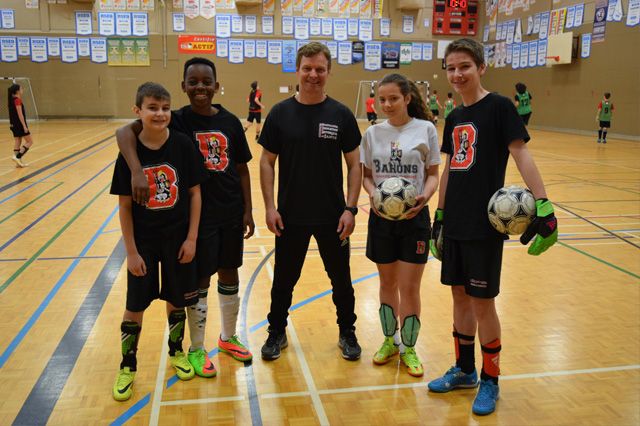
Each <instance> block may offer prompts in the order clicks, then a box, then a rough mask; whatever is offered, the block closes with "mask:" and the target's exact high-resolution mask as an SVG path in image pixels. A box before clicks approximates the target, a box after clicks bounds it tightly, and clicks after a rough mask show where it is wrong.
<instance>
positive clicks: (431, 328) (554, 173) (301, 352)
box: [0, 121, 640, 425]
mask: <svg viewBox="0 0 640 426" xmlns="http://www.w3.org/2000/svg"><path fill="white" fill-rule="evenodd" d="M119 125H121V123H114V122H105V121H78V122H62V121H61V122H57V121H48V122H40V123H34V124H33V125H32V127H31V128H32V131H33V134H34V139H35V145H34V147H33V149H32V150H31V151H30V152H29V153H28V155H27V156H26V157H25V161H26V162H28V163H29V167H27V168H24V169H17V168H15V167H14V164H13V162H12V161H11V160H10V155H11V149H12V145H13V140H12V139H11V138H10V137H9V136H10V133H9V132H8V130H5V131H3V132H2V136H1V137H0V142H2V147H3V148H2V149H3V151H2V155H1V156H0V306H1V308H0V312H1V313H2V318H4V320H3V321H2V322H1V323H0V337H1V342H2V343H1V347H0V351H2V354H1V356H0V389H3V392H4V394H3V397H2V398H0V424H10V423H15V424H44V423H47V422H48V423H49V424H54V425H62V424H64V425H68V424H136V425H137V424H153V425H155V424H190V425H193V424H203V425H204V424H220V425H223V424H224V425H232V424H238V425H247V424H254V425H260V424H265V425H280V424H292V425H315V424H331V425H370V424H371V425H394V424H403V425H413V424H434V425H437V424H449V425H463V424H500V425H526V424H536V425H551V424H553V425H556V424H564V425H575V424H581V425H584V424H594V425H595V424H599V425H610V424H616V425H624V424H628V425H635V424H638V423H639V422H640V257H639V253H640V252H639V251H638V248H639V247H640V238H639V237H640V144H639V143H634V142H629V141H621V140H616V139H610V140H609V143H608V144H607V145H601V144H596V141H595V138H596V136H595V132H594V135H593V136H591V137H584V136H577V135H568V134H560V133H552V132H543V131H532V136H533V139H532V141H531V143H530V144H529V146H530V149H531V151H532V152H533V154H534V157H535V159H536V162H537V164H538V166H539V168H540V169H541V171H542V174H543V176H544V179H545V182H546V185H547V190H548V193H549V196H550V199H551V200H552V201H553V202H554V203H555V206H556V211H557V216H558V218H559V227H560V228H559V229H560V240H559V242H558V244H557V245H556V246H554V247H553V248H552V249H550V250H549V252H548V253H545V254H544V255H542V256H540V257H532V256H528V255H527V254H526V250H525V248H524V247H523V246H521V245H520V244H519V243H518V242H516V241H509V242H507V243H506V246H505V256H504V263H503V264H504V267H503V280H502V293H501V295H500V297H499V298H498V299H497V300H498V302H497V303H498V309H499V312H500V315H501V319H502V327H503V337H502V341H503V348H504V349H503V352H502V357H501V358H502V373H503V375H502V377H501V379H500V383H501V399H500V401H499V403H498V409H497V411H496V412H495V413H494V414H493V415H490V416H487V417H484V418H480V417H476V416H473V415H472V414H471V403H472V400H473V397H474V395H475V391H473V390H463V391H457V392H453V393H449V394H444V395H436V394H431V393H428V392H427V390H426V383H427V381H428V380H430V379H433V378H435V377H437V376H439V375H440V374H442V373H443V372H444V371H445V370H446V369H447V368H448V367H449V366H450V365H451V364H452V362H453V358H454V354H453V345H452V341H451V322H452V320H451V296H450V293H449V291H448V289H447V288H445V287H444V286H442V285H440V284H439V270H440V264H439V262H438V261H435V260H430V261H429V263H428V265H427V268H426V270H425V274H424V278H423V282H422V296H421V297H422V318H421V320H422V331H421V334H420V338H419V340H418V345H417V352H418V354H419V355H420V357H421V359H422V361H423V363H424V366H425V375H424V378H412V377H411V376H409V375H408V374H407V373H406V372H405V370H404V369H403V368H402V367H400V366H399V365H398V364H397V362H391V363H389V364H387V365H385V366H374V365H372V363H371V357H372V355H373V353H374V351H375V350H376V349H377V347H378V345H379V344H380V343H381V342H382V336H381V331H380V326H379V320H378V313H377V310H378V279H377V274H376V268H375V265H374V264H373V263H371V262H370V261H369V260H368V259H366V257H365V255H364V248H365V242H366V222H367V221H366V218H367V210H368V207H367V197H366V195H364V192H363V195H361V197H360V206H361V214H360V215H358V216H357V228H356V232H355V234H354V235H353V237H352V260H351V268H352V277H353V282H354V287H355V292H356V310H357V314H358V322H357V335H358V338H359V340H360V343H361V345H362V348H363V356H362V359H361V360H360V361H357V362H348V361H345V360H343V359H342V358H341V356H340V353H339V350H338V348H337V346H336V342H337V337H338V330H337V327H336V325H335V310H334V307H333V304H332V303H331V298H330V297H329V289H330V286H329V283H328V280H327V278H326V275H325V273H324V268H323V266H322V263H321V261H320V258H319V256H318V253H317V250H316V249H315V246H314V245H313V243H312V248H311V250H310V251H309V254H308V259H307V261H306V264H305V267H304V270H303V274H302V278H301V280H300V282H299V284H298V286H297V288H296V292H295V294H294V306H293V307H292V309H291V316H290V325H289V328H288V336H289V342H290V345H289V347H288V348H287V349H285V350H284V351H283V354H282V357H281V358H280V359H279V360H277V361H274V362H264V361H262V360H261V359H260V356H259V354H260V347H261V345H262V343H263V341H264V339H265V338H266V327H265V325H266V322H265V318H266V314H267V311H268V308H269V290H270V285H271V276H272V263H273V256H272V254H273V247H274V239H273V236H272V235H271V234H270V233H269V232H268V231H267V229H266V228H265V226H264V209H263V203H262V197H261V194H260V187H259V181H258V158H259V156H260V147H259V146H258V145H257V144H255V143H253V142H252V143H251V149H252V152H253V155H254V160H253V161H252V162H251V163H250V170H251V173H252V189H253V204H254V218H255V221H256V223H257V230H256V235H255V236H254V237H253V238H251V239H250V240H248V241H247V243H246V246H245V255H244V265H243V267H242V269H241V271H240V273H241V289H240V292H241V296H242V307H241V311H240V316H239V320H238V330H239V332H240V334H242V335H243V336H245V337H246V338H247V339H248V342H249V344H250V346H251V349H252V351H253V353H254V354H255V355H257V356H256V359H255V360H254V361H253V364H251V365H250V366H244V365H243V364H241V363H238V362H236V361H234V360H232V359H231V358H230V357H228V356H226V355H224V354H223V355H218V354H217V351H214V353H215V356H214V358H213V359H214V362H215V364H216V366H217V368H218V370H219V374H218V377H216V378H214V379H202V378H195V379H194V380H191V381H189V382H177V381H176V378H175V377H174V376H173V372H172V370H171V368H170V367H169V366H168V363H167V354H166V343H165V342H166V338H167V330H166V321H165V313H164V307H163V304H162V303H160V302H156V303H154V304H153V305H152V307H151V308H150V309H149V311H148V312H147V314H146V315H145V322H144V327H143V330H144V332H143V334H142V337H141V340H140V345H139V352H138V374H137V376H136V381H135V392H134V395H133V397H132V398H131V400H130V401H128V402H125V403H118V402H115V401H113V399H112V398H111V387H112V383H113V379H114V377H115V373H116V371H117V369H118V364H119V362H120V349H119V344H120V332H119V324H120V320H121V316H122V311H123V306H124V301H125V293H126V292H125V288H126V287H125V286H126V275H125V267H126V266H125V263H124V261H125V253H124V250H123V245H122V242H121V240H120V231H119V223H118V218H117V199H116V197H114V196H111V195H109V194H108V192H109V185H110V181H111V174H112V169H113V163H114V160H115V158H116V154H117V147H116V144H115V141H114V138H113V133H114V130H115V129H116V128H117V127H118V126H119ZM441 129H442V124H440V130H441ZM249 133H250V134H249V137H250V139H251V140H253V133H252V130H251V131H250V132H249ZM506 181H507V183H513V184H517V183H521V179H520V176H519V174H518V173H517V171H516V169H515V167H514V166H513V164H511V163H510V165H509V169H508V172H507V179H506ZM310 196H312V194H311V191H310ZM434 201H435V200H433V201H432V203H431V205H432V208H433V203H434ZM214 288H215V287H214ZM211 293H212V294H211V295H210V296H209V305H210V306H211V309H210V314H209V322H208V326H207V345H208V349H209V350H213V349H214V344H215V341H216V338H217V333H218V331H219V315H218V310H217V300H216V299H217V297H216V295H215V291H212V292H211ZM188 341H189V339H188V337H186V338H185V343H186V344H188ZM476 352H477V355H476V358H477V363H478V364H479V360H480V359H481V357H480V355H479V349H478V345H476Z"/></svg>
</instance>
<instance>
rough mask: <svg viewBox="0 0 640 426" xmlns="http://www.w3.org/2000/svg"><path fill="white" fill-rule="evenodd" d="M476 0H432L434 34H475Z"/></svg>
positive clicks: (476, 21) (476, 24) (476, 18)
mask: <svg viewBox="0 0 640 426" xmlns="http://www.w3.org/2000/svg"><path fill="white" fill-rule="evenodd" d="M477 27H478V0H433V25H432V28H433V32H432V34H434V35H475V34H476V30H477Z"/></svg>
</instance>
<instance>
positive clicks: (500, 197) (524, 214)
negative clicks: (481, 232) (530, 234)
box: [487, 185, 536, 235]
mask: <svg viewBox="0 0 640 426" xmlns="http://www.w3.org/2000/svg"><path fill="white" fill-rule="evenodd" d="M487 212H488V213H489V222H491V225H493V227H494V228H495V229H496V231H498V232H500V233H501V234H509V235H520V234H522V233H523V232H524V231H525V230H526V229H527V226H529V224H530V223H531V221H533V219H534V218H535V215H536V201H535V199H534V198H533V194H532V193H531V191H529V190H528V189H526V188H521V187H519V186H515V185H512V186H507V187H504V188H500V189H498V190H497V191H496V192H495V194H493V197H491V199H490V200H489V205H488V206H487Z"/></svg>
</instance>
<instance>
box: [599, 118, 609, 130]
mask: <svg viewBox="0 0 640 426" xmlns="http://www.w3.org/2000/svg"><path fill="white" fill-rule="evenodd" d="M600 127H606V128H607V129H608V128H609V127H611V122H610V121H602V120H601V121H600Z"/></svg>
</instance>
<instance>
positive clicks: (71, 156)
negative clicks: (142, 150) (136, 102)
mask: <svg viewBox="0 0 640 426" xmlns="http://www.w3.org/2000/svg"><path fill="white" fill-rule="evenodd" d="M111 138H113V136H109V137H108V138H104V139H102V140H100V141H98V142H96V143H94V144H93V145H89V146H88V147H86V148H83V149H81V150H80V151H76V152H74V153H73V154H69V155H67V156H66V157H64V158H61V159H59V160H56V161H54V162H53V163H51V164H47V165H46V166H44V167H42V168H41V169H38V170H36V171H35V172H33V173H29V174H28V175H25V176H22V177H21V178H19V179H16V180H14V181H13V182H9V183H8V184H6V185H4V186H2V187H0V192H4V191H6V190H7V189H10V188H13V187H14V186H16V185H18V184H20V183H22V182H25V181H27V180H29V179H31V178H32V177H34V176H38V175H39V174H41V173H44V172H46V171H47V170H49V169H52V168H54V167H55V166H57V165H58V164H60V163H63V162H65V161H67V160H69V159H71V158H73V157H75V156H77V155H80V154H82V153H83V152H86V151H88V150H90V149H91V148H94V147H96V146H98V145H100V144H101V143H104V142H106V141H108V140H109V139H111ZM108 146H109V145H105V146H103V147H101V148H98V149H96V150H95V151H93V152H90V153H89V154H87V155H85V156H84V157H81V158H78V159H77V160H76V161H74V162H72V163H69V164H67V165H66V166H64V167H62V168H60V169H59V170H57V171H55V172H54V173H51V174H50V175H49V176H46V177H43V178H42V179H40V180H37V181H35V182H33V183H32V184H31V185H27V186H26V187H24V188H22V189H21V190H20V191H18V192H16V193H15V194H12V195H10V196H8V197H6V198H3V199H2V200H0V204H2V203H4V202H5V201H7V200H9V199H11V198H13V197H15V196H16V195H18V194H20V193H22V192H24V191H26V190H27V189H29V188H31V187H32V186H34V185H37V184H38V183H40V182H43V181H45V180H47V179H49V178H50V177H51V176H55V175H57V174H58V173H60V172H61V171H63V170H64V169H66V168H67V167H70V166H73V165H74V164H76V163H78V162H80V161H82V160H84V159H85V158H87V157H90V156H92V155H93V154H95V153H97V152H99V151H102V150H103V149H105V148H107V147H108ZM114 162H115V161H114Z"/></svg>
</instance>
